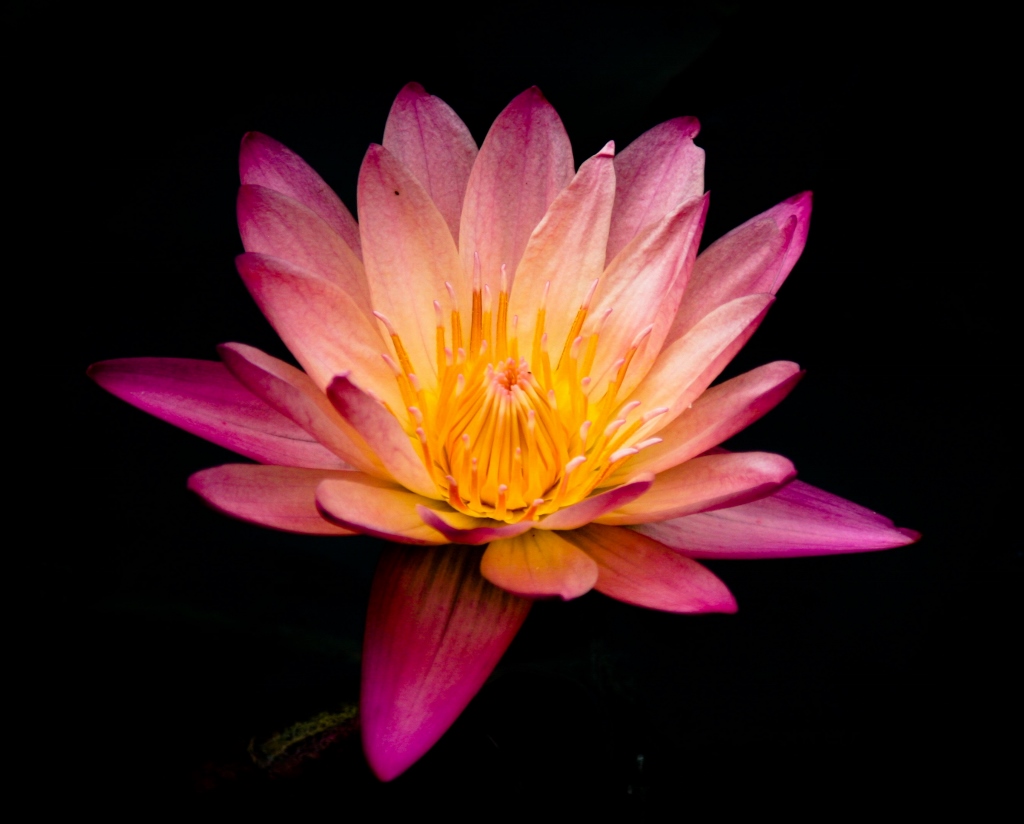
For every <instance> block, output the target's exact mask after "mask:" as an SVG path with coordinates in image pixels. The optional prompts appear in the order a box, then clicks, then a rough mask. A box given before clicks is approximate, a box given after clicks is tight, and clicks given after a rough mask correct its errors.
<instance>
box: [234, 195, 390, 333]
mask: <svg viewBox="0 0 1024 824" xmlns="http://www.w3.org/2000/svg"><path fill="white" fill-rule="evenodd" d="M237 212H238V231H239V232H240V233H241V235H242V245H243V246H244V247H245V251H247V252H253V253H255V254H260V255H269V256H271V257H276V258H280V259H281V260H287V261H288V262H289V263H292V264H294V265H295V266H297V267H299V268H300V269H305V270H306V271H308V272H310V273H312V274H314V275H316V276H317V277H321V278H323V279H324V280H326V281H327V282H328V283H333V284H334V285H336V286H339V287H341V289H343V290H344V291H345V293H346V294H347V295H348V296H349V297H350V298H352V300H353V301H354V302H355V304H356V306H358V307H359V309H360V310H361V311H362V313H363V314H364V315H365V316H366V317H367V318H369V317H371V316H372V312H373V309H372V307H371V306H370V287H369V285H368V284H367V282H366V273H365V272H364V271H363V264H362V262H360V260H359V258H357V257H356V255H355V253H354V252H353V251H352V250H351V249H350V248H349V247H348V245H347V244H346V243H345V241H344V240H342V239H341V237H340V236H339V235H338V234H337V233H336V232H335V231H334V230H333V229H331V227H330V226H328V225H327V223H326V222H325V221H324V220H323V219H322V218H321V217H319V216H318V215H317V214H316V213H315V212H313V211H311V210H310V209H307V208H306V207H305V206H303V205H302V204H301V203H299V202H297V201H295V200H292V199H291V198H289V197H286V196H284V195H282V194H281V193H280V192H275V191H274V190H273V189H266V188H264V187H262V186H242V188H240V189H239V190H238V203H237Z"/></svg>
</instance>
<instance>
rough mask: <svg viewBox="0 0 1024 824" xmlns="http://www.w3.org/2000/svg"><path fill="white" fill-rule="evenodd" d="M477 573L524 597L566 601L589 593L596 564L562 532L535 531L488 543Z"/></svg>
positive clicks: (595, 576)
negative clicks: (553, 598)
mask: <svg viewBox="0 0 1024 824" xmlns="http://www.w3.org/2000/svg"><path fill="white" fill-rule="evenodd" d="M566 534H569V533H566ZM480 572H481V573H483V576H484V577H485V578H486V579H487V580H488V581H490V582H491V583H494V584H497V585H498V586H499V587H501V588H502V589H506V590H508V591H509V592H514V593H516V594H517V595H522V596H524V597H526V598H550V597H553V596H558V597H560V598H562V599H564V600H566V601H568V600H569V599H571V598H578V597H579V596H580V595H583V594H584V593H586V592H589V591H590V590H591V589H593V588H594V583H595V582H596V581H597V565H596V564H595V563H594V562H593V561H592V560H591V559H590V558H589V557H588V556H587V555H586V554H585V553H583V552H581V551H580V550H579V549H578V548H577V547H576V546H575V545H574V544H572V543H570V542H569V541H567V540H566V539H565V538H564V537H563V536H562V533H558V532H545V531H542V530H537V529H533V530H530V531H529V532H526V533H524V534H523V535H519V536H517V537H515V538H505V539H503V540H500V541H494V542H493V543H492V544H490V545H489V546H488V547H487V549H486V550H485V551H484V557H483V560H482V561H481V562H480Z"/></svg>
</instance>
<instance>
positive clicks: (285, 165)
mask: <svg viewBox="0 0 1024 824" xmlns="http://www.w3.org/2000/svg"><path fill="white" fill-rule="evenodd" d="M238 169H239V174H240V175H241V178H242V183H243V184H244V185H251V186H264V187H266V188H267V189H273V190H274V191H275V192H280V193H281V194H283V195H287V196H288V197H290V198H291V199H292V200H297V201H298V202H299V203H301V204H302V205H303V206H306V207H307V208H309V209H312V210H313V211H314V212H316V213H317V214H318V215H319V216H320V217H321V218H323V219H324V220H325V221H326V222H327V225H328V226H330V227H331V228H332V229H333V230H334V231H335V232H337V233H338V234H339V235H341V237H342V239H343V240H344V241H345V243H347V244H348V246H349V248H350V249H351V250H352V251H353V252H355V254H356V257H361V252H360V248H359V227H358V226H357V225H356V222H355V220H354V219H353V217H352V213H351V212H349V210H348V209H346V208H345V204H344V203H342V202H341V200H339V199H338V196H337V195H336V194H335V193H334V190H333V189H331V187H330V186H328V185H327V184H326V183H324V181H323V178H321V177H320V175H318V174H317V173H316V172H314V171H313V170H312V169H311V168H310V166H309V164H307V163H306V161H304V160H303V159H302V158H301V157H299V156H298V155H297V154H295V152H293V151H292V150H291V149H288V148H286V147H285V146H283V145H282V144H280V143H278V142H277V141H276V140H274V139H273V138H270V137H267V136H266V135H265V134H260V133H259V132H249V133H248V134H247V135H246V136H245V137H243V138H242V149H241V151H240V152H239V156H238Z"/></svg>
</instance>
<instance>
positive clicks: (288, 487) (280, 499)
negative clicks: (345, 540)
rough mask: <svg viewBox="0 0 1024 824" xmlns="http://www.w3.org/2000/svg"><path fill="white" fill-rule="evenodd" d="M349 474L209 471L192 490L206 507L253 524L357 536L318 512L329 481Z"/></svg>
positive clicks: (235, 467) (192, 482)
mask: <svg viewBox="0 0 1024 824" xmlns="http://www.w3.org/2000/svg"><path fill="white" fill-rule="evenodd" d="M346 474H348V473H346V472H331V471H327V470H323V469H298V468H296V467H293V466H254V465H253V464H227V465H226V466H216V467H213V468H212V469H204V470H203V471H202V472H197V473H196V474H195V475H193V476H192V477H191V478H189V479H188V488H189V489H191V490H192V491H193V492H195V493H196V494H197V495H198V496H199V497H201V498H202V499H203V500H204V501H206V503H208V504H209V505H210V506H212V507H213V508H214V509H216V510H217V511H218V512H223V513H225V514H226V515H231V516H232V517H235V518H240V519H241V520H243V521H248V522H249V523H253V524H259V525H260V526H268V527H270V528H272V529H282V530H284V531H285V532H300V533H303V534H305V535H353V534H354V532H353V530H351V529H345V528H343V527H340V526H336V525H335V524H332V523H331V522H330V521H327V520H325V519H324V517H323V516H322V515H321V514H320V512H319V510H318V509H317V508H316V488H317V485H318V484H319V483H320V481H322V480H324V479H325V478H333V477H338V476H344V475H346Z"/></svg>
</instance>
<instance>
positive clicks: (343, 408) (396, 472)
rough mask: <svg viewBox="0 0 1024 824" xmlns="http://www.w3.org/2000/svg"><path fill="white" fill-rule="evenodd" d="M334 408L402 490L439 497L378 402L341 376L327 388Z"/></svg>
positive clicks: (393, 420) (398, 426)
mask: <svg viewBox="0 0 1024 824" xmlns="http://www.w3.org/2000/svg"><path fill="white" fill-rule="evenodd" d="M327 397H328V398H330V400H331V403H332V404H334V408H335V409H337V410H338V411H339V412H340V413H341V416H342V417H343V418H344V419H345V420H346V421H348V422H349V424H350V425H351V426H352V428H353V429H355V431H356V432H358V433H359V435H360V436H361V437H362V439H363V440H364V441H365V442H366V444H367V446H369V448H370V449H371V450H372V451H373V453H374V454H375V455H376V456H377V458H378V459H379V460H380V462H381V464H383V466H384V468H385V469H386V470H387V471H388V472H390V473H391V477H393V478H394V479H395V480H396V481H398V482H399V483H400V484H401V485H402V486H404V487H405V488H406V489H411V490H412V491H413V492H417V493H419V494H420V495H425V496H427V497H428V498H440V497H441V496H440V494H439V492H438V487H437V484H436V483H435V482H434V480H433V479H432V478H431V477H430V475H429V473H428V472H427V470H426V467H424V466H423V461H422V459H421V458H420V456H419V454H418V453H417V452H416V450H415V449H414V448H413V445H412V440H411V439H410V438H409V436H408V435H406V434H405V430H404V429H402V425H401V424H400V423H399V422H398V419H397V418H395V416H394V415H392V414H391V413H390V412H389V411H388V410H387V409H386V408H385V407H384V405H383V404H381V403H380V401H378V400H376V399H374V398H372V397H370V396H369V395H367V394H366V393H365V392H363V391H362V390H361V389H360V388H359V387H358V386H356V385H355V384H354V383H352V381H351V380H349V378H348V377H347V376H345V375H341V376H338V377H336V378H335V379H334V380H333V381H331V385H330V386H329V387H327Z"/></svg>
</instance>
